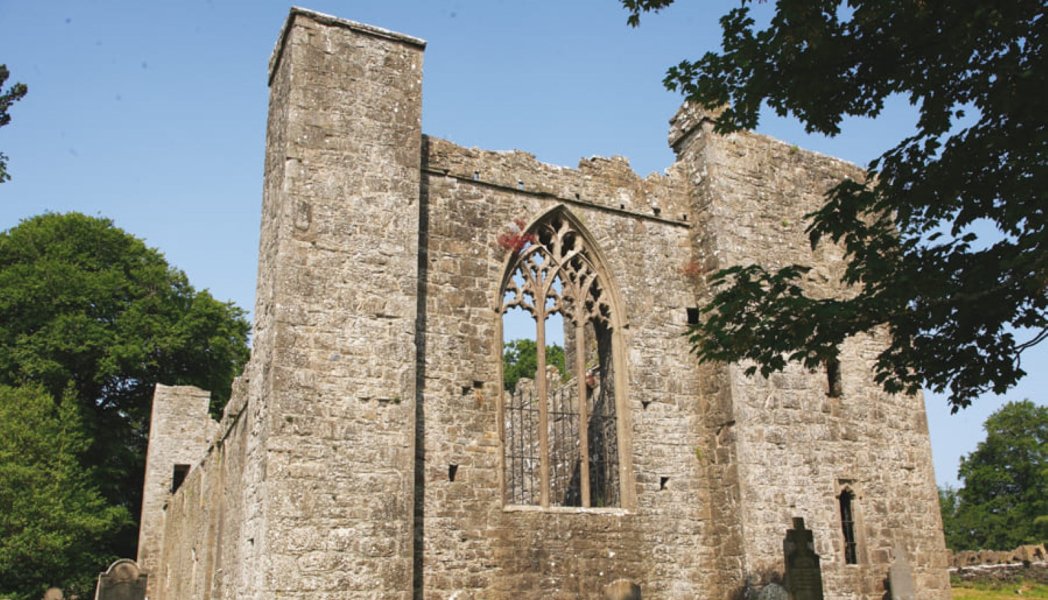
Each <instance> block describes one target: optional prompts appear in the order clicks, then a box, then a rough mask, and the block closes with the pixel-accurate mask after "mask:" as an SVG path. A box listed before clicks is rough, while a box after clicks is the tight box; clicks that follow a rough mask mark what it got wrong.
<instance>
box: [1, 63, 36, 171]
mask: <svg viewBox="0 0 1048 600" xmlns="http://www.w3.org/2000/svg"><path fill="white" fill-rule="evenodd" d="M10 75H11V73H10V71H8V70H7V65H0V127H3V126H4V125H7V124H8V123H10V122H11V115H9V114H8V113H7V110H8V109H9V108H11V105H12V104H14V103H15V102H18V101H19V100H21V99H22V97H23V96H25V95H26V93H28V92H29V88H27V87H26V86H25V84H24V83H16V84H14V85H12V86H11V87H9V88H7V89H6V90H5V89H4V83H5V82H6V81H7V78H8V77H10ZM8 179H11V176H10V175H8V174H7V155H5V154H4V153H3V152H0V183H3V182H5V181H7V180H8Z"/></svg>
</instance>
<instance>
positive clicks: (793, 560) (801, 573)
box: [782, 517, 824, 600]
mask: <svg viewBox="0 0 1048 600" xmlns="http://www.w3.org/2000/svg"><path fill="white" fill-rule="evenodd" d="M782 549H783V553H784V554H785V555H786V590H787V591H788V592H789V593H790V598H792V599H793V600H824V599H823V596H822V570H821V569H820V568H819V555H818V554H816V553H815V538H814V536H813V535H812V532H811V530H810V529H805V528H804V519H802V518H800V517H794V518H793V529H787V530H786V539H784V540H783V542H782Z"/></svg>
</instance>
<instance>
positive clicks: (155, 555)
mask: <svg viewBox="0 0 1048 600" xmlns="http://www.w3.org/2000/svg"><path fill="white" fill-rule="evenodd" d="M210 401H211V396H210V394H209V393H208V392H206V391H204V390H201V389H198V388H195V387H192V386H166V385H157V386H156V391H155V392H154V394H153V407H152V412H151V414H150V426H149V448H148V449H147V451H146V472H145V484H144V486H143V489H142V522H141V525H140V527H139V530H138V560H137V562H138V565H139V567H141V568H142V570H144V571H149V572H153V571H155V570H156V568H157V567H158V566H159V565H160V553H161V548H162V546H163V539H164V517H165V513H164V507H165V505H166V503H167V500H168V498H169V497H170V496H171V488H172V484H173V479H174V471H175V466H176V465H180V466H182V465H184V466H186V467H189V466H192V465H196V464H197V463H198V462H200V460H201V459H202V458H203V457H204V454H205V452H206V451H207V448H208V445H209V444H210V443H211V442H212V441H213V440H214V436H215V433H216V430H217V429H218V424H217V423H215V422H214V421H213V420H212V419H211V417H210V416H209V415H208V405H209V403H210ZM154 585H155V584H154Z"/></svg>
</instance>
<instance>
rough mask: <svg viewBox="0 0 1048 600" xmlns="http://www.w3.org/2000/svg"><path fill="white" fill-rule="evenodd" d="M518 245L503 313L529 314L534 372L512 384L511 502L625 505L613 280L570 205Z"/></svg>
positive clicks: (507, 449)
mask: <svg viewBox="0 0 1048 600" xmlns="http://www.w3.org/2000/svg"><path fill="white" fill-rule="evenodd" d="M513 241H514V243H513V244H512V245H511V247H509V248H507V249H509V250H510V251H511V252H512V256H511V258H510V261H509V266H508V268H507V271H506V276H505V278H504V280H503V286H502V293H501V300H500V303H499V314H500V316H503V317H506V315H507V313H509V312H511V311H519V312H521V313H523V316H527V317H530V319H525V320H524V323H525V327H531V328H533V329H532V333H533V337H531V338H530V339H533V340H534V342H533V344H531V345H530V346H526V347H528V348H534V353H535V356H534V364H535V370H534V378H533V379H531V378H523V379H521V380H519V381H516V382H515V383H510V382H508V381H507V380H505V379H504V381H507V383H506V386H505V389H504V390H503V395H502V397H503V402H502V411H501V415H502V423H501V426H502V441H503V467H504V473H503V476H504V477H503V482H504V484H505V503H506V504H509V505H537V506H542V507H549V506H581V507H616V506H622V505H623V498H622V480H623V475H622V466H621V463H622V461H621V460H620V452H621V448H620V446H621V445H622V444H623V440H622V439H621V437H622V436H621V435H620V424H619V422H618V420H619V419H618V417H619V415H618V413H619V412H620V411H619V407H620V406H622V405H623V403H622V399H621V398H619V397H618V396H619V395H620V394H621V392H620V388H621V387H623V386H622V383H621V382H622V381H624V379H623V375H624V373H622V371H623V368H622V351H621V349H620V348H619V346H620V345H621V342H620V341H619V337H620V335H621V331H620V329H621V320H620V318H619V315H618V310H617V308H616V305H615V300H614V298H613V294H612V293H611V290H610V288H609V286H608V281H607V275H606V273H605V272H604V270H603V268H602V266H601V265H600V263H599V259H598V258H597V255H596V252H595V251H594V249H593V248H592V245H591V243H589V242H587V239H586V236H584V235H583V233H582V230H581V227H580V226H579V225H578V224H577V223H576V222H575V221H574V220H573V219H572V218H571V217H570V215H569V214H568V213H567V211H566V210H564V209H563V208H561V209H557V210H554V211H553V212H551V213H549V214H547V215H546V216H545V217H543V218H542V219H540V220H539V221H538V222H537V223H535V224H534V225H533V226H532V227H531V228H530V229H528V230H527V231H521V232H519V233H518V234H517V235H516V237H515V238H514V240H513ZM518 316H520V315H518ZM518 322H520V319H519V318H518ZM505 339H506V338H505V335H504V341H505ZM551 339H557V340H562V341H563V351H562V352H561V351H560V348H559V347H558V346H554V345H551V342H550V340H551ZM526 358H529V359H530V357H526ZM554 363H555V364H556V366H554Z"/></svg>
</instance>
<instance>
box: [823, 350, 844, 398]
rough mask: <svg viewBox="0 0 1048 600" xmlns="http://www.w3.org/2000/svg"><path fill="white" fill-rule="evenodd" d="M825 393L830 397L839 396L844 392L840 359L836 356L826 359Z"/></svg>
mask: <svg viewBox="0 0 1048 600" xmlns="http://www.w3.org/2000/svg"><path fill="white" fill-rule="evenodd" d="M826 394H827V395H828V396H829V397H831V398H840V397H841V395H842V394H844V383H843V381H841V361H839V360H837V359H836V358H834V359H831V360H828V361H826Z"/></svg>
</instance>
